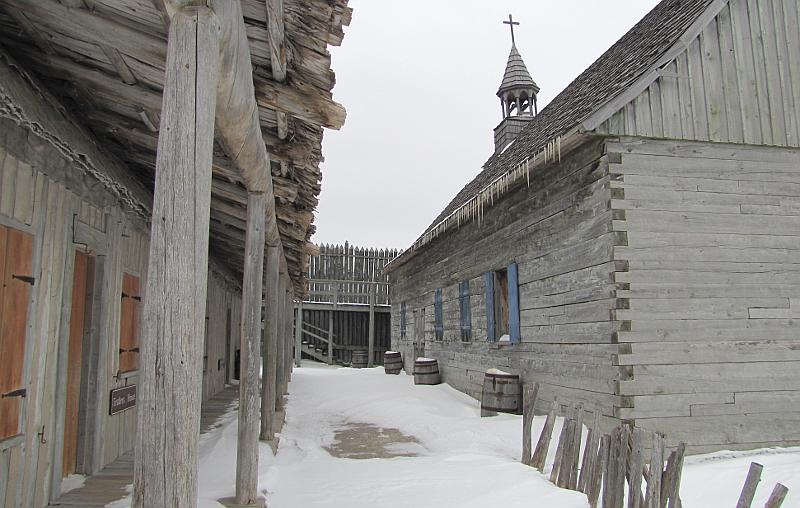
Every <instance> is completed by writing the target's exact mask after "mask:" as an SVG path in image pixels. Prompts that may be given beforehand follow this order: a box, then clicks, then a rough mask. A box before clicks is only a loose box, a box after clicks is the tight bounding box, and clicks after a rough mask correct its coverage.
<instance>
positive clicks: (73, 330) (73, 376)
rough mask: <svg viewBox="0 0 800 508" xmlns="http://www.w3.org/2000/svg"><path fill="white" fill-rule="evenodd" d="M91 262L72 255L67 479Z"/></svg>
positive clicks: (74, 449) (72, 462) (73, 463)
mask: <svg viewBox="0 0 800 508" xmlns="http://www.w3.org/2000/svg"><path fill="white" fill-rule="evenodd" d="M92 264H93V263H92V259H91V258H90V257H89V256H87V255H86V254H83V253H81V252H76V253H75V270H74V274H73V277H72V309H71V310H70V318H69V345H68V353H67V358H68V360H67V400H66V409H65V413H64V454H63V460H62V463H61V473H62V475H63V476H68V475H70V474H72V473H74V472H75V471H76V469H77V462H78V420H79V411H80V398H81V372H82V371H83V368H82V367H83V364H82V357H83V342H84V336H85V335H86V331H87V328H88V325H89V323H88V321H89V320H88V319H87V316H88V315H89V311H90V306H91V300H90V299H89V298H88V295H89V289H90V287H91V273H92Z"/></svg>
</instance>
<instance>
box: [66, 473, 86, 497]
mask: <svg viewBox="0 0 800 508" xmlns="http://www.w3.org/2000/svg"><path fill="white" fill-rule="evenodd" d="M84 483H86V476H84V475H82V474H71V475H69V476H67V477H66V478H64V479H63V480H61V493H62V494H66V493H67V492H69V491H70V490H75V489H79V488H81V487H83V484H84Z"/></svg>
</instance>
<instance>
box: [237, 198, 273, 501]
mask: <svg viewBox="0 0 800 508" xmlns="http://www.w3.org/2000/svg"><path fill="white" fill-rule="evenodd" d="M266 209H267V203H266V197H265V194H264V193H263V192H250V193H248V195H247V236H246V239H245V252H244V279H243V282H242V324H241V327H242V333H241V360H240V362H241V363H240V365H241V367H240V371H239V372H240V373H239V439H238V441H237V444H238V446H237V452H236V503H237V504H240V505H252V504H254V503H256V502H258V435H259V418H258V416H259V389H258V387H259V384H258V363H259V361H258V360H259V353H260V351H259V349H260V348H259V346H260V345H261V303H262V287H261V283H262V278H263V274H264V237H265V229H264V228H265V223H266Z"/></svg>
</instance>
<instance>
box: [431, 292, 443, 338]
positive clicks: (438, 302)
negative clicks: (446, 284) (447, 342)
mask: <svg viewBox="0 0 800 508" xmlns="http://www.w3.org/2000/svg"><path fill="white" fill-rule="evenodd" d="M433 304H434V314H435V318H436V340H442V339H443V338H444V318H443V317H442V290H441V289H437V290H436V293H435V295H434V301H433Z"/></svg>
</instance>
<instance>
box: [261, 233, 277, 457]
mask: <svg viewBox="0 0 800 508" xmlns="http://www.w3.org/2000/svg"><path fill="white" fill-rule="evenodd" d="M279 278H280V251H279V249H278V247H277V246H268V247H267V266H266V281H265V284H264V293H265V296H266V297H265V300H264V306H265V311H266V312H265V315H264V355H263V357H262V359H261V361H262V374H261V434H260V436H259V437H260V438H261V440H262V441H271V440H272V439H274V437H275V435H274V434H273V425H274V422H275V400H276V396H277V395H276V388H275V380H276V379H275V371H276V369H277V361H276V354H277V352H278V347H277V337H278V291H279V289H280V288H279V282H278V281H279Z"/></svg>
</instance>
